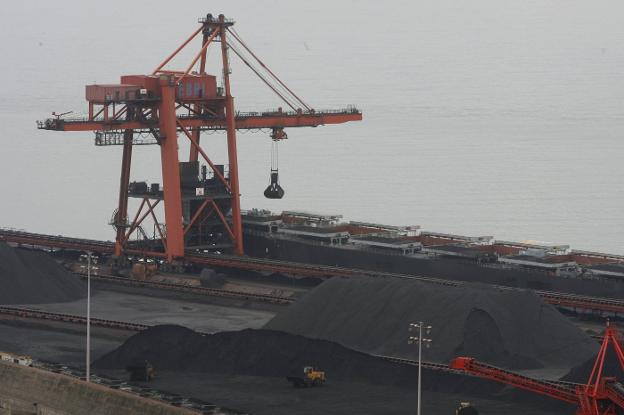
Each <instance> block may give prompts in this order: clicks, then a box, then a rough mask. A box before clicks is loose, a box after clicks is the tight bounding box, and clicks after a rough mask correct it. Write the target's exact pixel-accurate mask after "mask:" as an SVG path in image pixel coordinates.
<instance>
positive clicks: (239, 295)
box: [77, 274, 295, 305]
mask: <svg viewBox="0 0 624 415" xmlns="http://www.w3.org/2000/svg"><path fill="white" fill-rule="evenodd" d="M77 275H79V276H80V277H83V278H86V276H85V275H84V274H77ZM91 279H92V280H95V281H104V282H111V283H114V284H122V285H127V286H131V287H144V288H156V289H161V290H168V291H178V292H184V293H192V294H200V295H207V296H215V297H225V298H233V299H239V300H245V301H262V302H267V303H272V304H282V305H288V304H292V303H294V302H295V299H294V298H289V297H282V296H277V295H268V294H257V293H246V292H241V291H234V290H223V289H220V288H207V287H193V286H188V285H183V284H173V283H167V282H157V281H147V280H146V281H140V280H135V279H131V278H123V277H115V276H112V275H91Z"/></svg>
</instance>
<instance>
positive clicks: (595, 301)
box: [0, 229, 624, 314]
mask: <svg viewBox="0 0 624 415" xmlns="http://www.w3.org/2000/svg"><path fill="white" fill-rule="evenodd" d="M2 240H3V241H6V242H13V243H18V244H25V245H30V246H34V247H46V248H62V249H72V250H78V251H93V252H97V253H101V254H112V253H113V251H114V244H113V243H112V242H108V241H98V240H93V239H81V238H70V237H64V236H60V235H56V236H55V235H45V234H37V233H30V232H24V231H21V230H14V229H0V241H2ZM126 252H127V253H128V254H131V255H138V256H145V255H147V256H152V257H156V258H159V257H160V258H162V257H163V256H164V254H163V253H161V252H145V251H143V250H140V249H129V250H127V251H126ZM184 261H185V262H186V263H188V264H195V265H210V266H221V267H226V268H236V269H245V270H253V271H270V272H279V273H285V274H293V275H298V276H306V277H316V278H328V277H354V276H371V277H376V278H401V279H410V280H415V281H421V282H425V283H432V284H438V285H444V286H450V287H460V286H465V285H467V284H468V283H466V282H463V281H456V280H447V279H443V278H434V277H425V276H421V275H412V274H399V273H388V272H377V271H371V270H362V269H356V268H347V267H338V266H328V265H319V264H307V263H300V262H292V261H283V260H274V259H266V258H256V257H246V256H242V257H241V256H234V255H224V254H209V253H202V254H199V253H195V252H188V253H187V254H186V256H185V257H184ZM490 286H492V287H494V288H495V289H498V290H506V291H514V290H520V289H519V288H515V287H507V286H503V285H490ZM533 291H534V292H535V293H536V294H537V295H539V296H540V297H541V298H542V299H543V300H544V301H545V302H547V303H549V304H552V305H554V306H556V307H568V308H576V309H584V310H595V311H601V312H610V313H616V314H624V300H621V299H615V298H603V297H591V296H584V295H578V294H570V293H562V292H556V291H545V290H533ZM277 301H279V300H277Z"/></svg>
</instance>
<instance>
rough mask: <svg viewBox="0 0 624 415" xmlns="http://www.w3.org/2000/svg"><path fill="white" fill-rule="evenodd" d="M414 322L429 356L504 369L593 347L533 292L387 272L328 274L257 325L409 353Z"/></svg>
mask: <svg viewBox="0 0 624 415" xmlns="http://www.w3.org/2000/svg"><path fill="white" fill-rule="evenodd" d="M418 321H423V322H425V323H426V324H428V325H431V326H433V328H432V329H431V332H430V333H429V334H428V335H427V336H426V337H428V338H431V339H432V340H433V341H432V342H431V347H430V348H429V349H426V350H425V351H424V357H423V358H424V359H425V360H428V361H437V362H448V361H449V360H451V359H452V358H453V357H456V356H469V357H474V358H476V359H478V360H481V361H483V362H486V363H489V364H492V365H495V366H500V367H505V368H510V369H536V368H543V367H551V368H552V367H557V368H571V367H573V366H575V365H577V364H578V362H582V361H584V360H586V359H589V358H591V357H592V356H593V355H595V353H596V352H597V345H596V342H595V340H592V339H591V338H590V337H589V336H588V335H587V334H585V333H584V332H582V331H581V330H580V329H578V328H577V327H576V326H574V325H573V324H572V323H571V322H570V321H569V320H568V319H566V318H565V317H564V316H562V315H561V314H560V313H559V312H558V311H557V310H556V309H555V308H554V307H552V306H550V305H548V304H545V303H543V302H542V301H541V299H540V298H539V297H538V296H537V295H535V294H534V293H532V292H529V291H520V290H497V289H495V288H492V287H486V286H476V285H475V286H472V285H471V286H461V287H447V286H442V285H436V284H431V283H423V282H419V281H413V280H401V279H390V278H372V277H361V278H349V279H338V278H335V279H331V280H328V281H326V282H324V283H322V284H321V285H319V286H318V287H317V288H315V289H314V290H312V291H310V292H309V293H308V294H306V295H305V296H304V297H303V298H302V299H301V300H299V301H298V302H297V303H295V304H293V305H291V306H289V307H288V308H287V309H284V310H283V311H282V312H281V313H279V314H278V315H277V316H276V317H275V318H273V320H271V321H270V322H269V323H267V325H266V326H265V327H264V328H266V329H271V330H279V331H285V332H288V333H293V334H299V335H302V336H306V337H310V338H316V339H326V340H331V341H335V342H337V343H340V344H342V345H345V346H347V347H350V348H352V349H356V350H361V351H364V352H367V353H371V354H378V355H387V356H397V357H404V358H409V359H414V358H417V348H416V347H415V346H414V345H410V344H408V342H407V337H408V336H409V335H415V333H409V332H408V327H409V325H410V323H413V322H418Z"/></svg>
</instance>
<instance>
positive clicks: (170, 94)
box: [158, 78, 184, 262]
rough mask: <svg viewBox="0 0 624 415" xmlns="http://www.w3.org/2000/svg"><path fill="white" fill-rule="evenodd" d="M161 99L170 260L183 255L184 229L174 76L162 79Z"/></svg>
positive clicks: (163, 170) (160, 121) (160, 122)
mask: <svg viewBox="0 0 624 415" xmlns="http://www.w3.org/2000/svg"><path fill="white" fill-rule="evenodd" d="M160 82H161V91H162V98H161V102H160V105H159V108H158V116H159V124H160V125H159V127H160V133H161V143H160V159H161V164H162V177H163V196H164V202H165V223H166V224H167V229H166V231H167V233H166V244H165V246H166V254H167V260H168V261H169V262H171V261H172V260H173V259H174V258H179V257H183V256H184V229H183V227H182V226H183V224H182V192H181V190H180V163H179V159H178V135H177V127H176V112H175V91H176V88H175V84H174V83H173V78H164V79H162V78H161V81H160Z"/></svg>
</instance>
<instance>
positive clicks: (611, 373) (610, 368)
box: [561, 346, 624, 383]
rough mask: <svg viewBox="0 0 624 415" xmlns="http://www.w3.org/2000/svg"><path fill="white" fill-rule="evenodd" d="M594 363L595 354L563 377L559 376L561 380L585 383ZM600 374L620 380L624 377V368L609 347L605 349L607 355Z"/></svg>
mask: <svg viewBox="0 0 624 415" xmlns="http://www.w3.org/2000/svg"><path fill="white" fill-rule="evenodd" d="M610 347H611V346H610ZM595 363H596V356H594V357H592V358H591V359H589V360H587V361H585V362H583V363H581V364H580V365H578V366H575V367H573V368H572V369H571V370H570V371H569V372H568V373H567V374H566V375H565V376H564V377H563V378H561V380H564V381H567V382H576V383H586V382H587V380H588V379H589V375H590V374H591V372H592V370H593V368H594V364H595ZM602 376H603V377H612V378H616V379H619V380H620V381H621V380H622V379H624V370H622V367H621V366H620V363H619V361H618V358H617V355H616V354H615V352H614V351H613V350H612V349H611V348H609V350H607V355H606V356H605V361H604V366H603V368H602Z"/></svg>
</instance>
